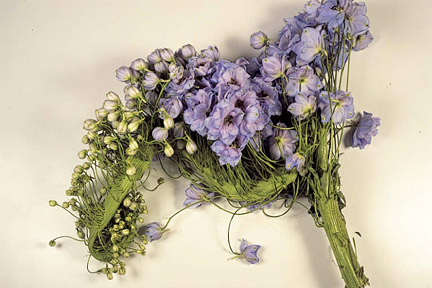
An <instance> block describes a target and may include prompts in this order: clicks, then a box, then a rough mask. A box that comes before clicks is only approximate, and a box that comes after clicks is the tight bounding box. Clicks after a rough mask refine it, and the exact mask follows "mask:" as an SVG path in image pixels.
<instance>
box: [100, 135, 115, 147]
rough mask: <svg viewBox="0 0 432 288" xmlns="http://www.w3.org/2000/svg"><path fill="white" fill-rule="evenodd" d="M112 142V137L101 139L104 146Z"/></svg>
mask: <svg viewBox="0 0 432 288" xmlns="http://www.w3.org/2000/svg"><path fill="white" fill-rule="evenodd" d="M113 140H114V138H113V137H112V136H105V137H104V139H103V142H104V143H105V144H106V145H110V144H111V142H112V141H113Z"/></svg>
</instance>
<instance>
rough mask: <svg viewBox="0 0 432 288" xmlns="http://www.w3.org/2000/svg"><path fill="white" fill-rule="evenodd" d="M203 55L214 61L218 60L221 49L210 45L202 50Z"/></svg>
mask: <svg viewBox="0 0 432 288" xmlns="http://www.w3.org/2000/svg"><path fill="white" fill-rule="evenodd" d="M201 55H202V56H204V57H205V58H208V59H211V60H212V61H217V60H219V57H220V53H219V49H218V48H217V47H216V46H209V47H208V48H207V49H204V50H202V51H201Z"/></svg>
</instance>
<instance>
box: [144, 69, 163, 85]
mask: <svg viewBox="0 0 432 288" xmlns="http://www.w3.org/2000/svg"><path fill="white" fill-rule="evenodd" d="M159 83H160V79H159V77H158V76H157V75H156V73H154V72H151V71H150V72H147V73H146V74H145V76H144V80H143V81H142V84H143V86H144V88H145V89H147V90H153V89H155V88H156V85H158V84H159Z"/></svg>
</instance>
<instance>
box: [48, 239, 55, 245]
mask: <svg viewBox="0 0 432 288" xmlns="http://www.w3.org/2000/svg"><path fill="white" fill-rule="evenodd" d="M48 244H49V246H51V247H54V246H56V241H55V240H51V241H49V243H48Z"/></svg>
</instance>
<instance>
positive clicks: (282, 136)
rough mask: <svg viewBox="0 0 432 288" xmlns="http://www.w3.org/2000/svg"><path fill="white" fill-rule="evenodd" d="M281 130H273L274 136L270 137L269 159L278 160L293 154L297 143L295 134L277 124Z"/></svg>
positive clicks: (282, 125)
mask: <svg viewBox="0 0 432 288" xmlns="http://www.w3.org/2000/svg"><path fill="white" fill-rule="evenodd" d="M279 126H280V127H281V128H282V129H279V128H274V129H275V131H274V135H273V136H272V137H270V140H269V148H270V157H271V158H272V159H274V160H278V159H280V158H281V157H283V158H286V157H288V156H289V155H291V154H293V153H294V151H295V148H296V143H297V142H298V136H297V132H296V131H295V130H287V129H283V128H286V125H285V124H279Z"/></svg>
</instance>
